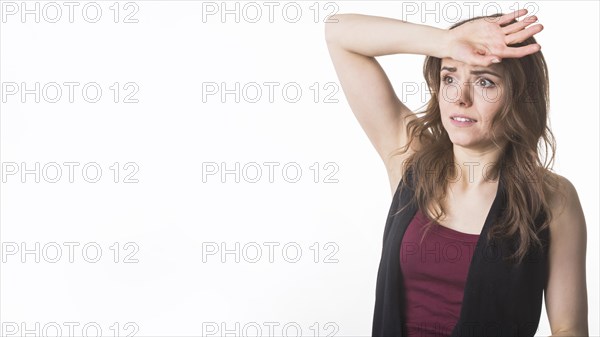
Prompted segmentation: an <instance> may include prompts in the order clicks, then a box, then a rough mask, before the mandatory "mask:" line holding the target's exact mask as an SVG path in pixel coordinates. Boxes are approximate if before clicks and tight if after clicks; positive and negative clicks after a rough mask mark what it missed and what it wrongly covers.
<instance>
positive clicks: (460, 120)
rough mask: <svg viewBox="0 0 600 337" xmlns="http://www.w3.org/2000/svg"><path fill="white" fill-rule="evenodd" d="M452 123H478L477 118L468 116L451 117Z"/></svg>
mask: <svg viewBox="0 0 600 337" xmlns="http://www.w3.org/2000/svg"><path fill="white" fill-rule="evenodd" d="M450 119H451V120H452V124H453V125H456V126H471V125H473V124H475V123H477V121H476V120H474V119H471V118H466V117H450Z"/></svg>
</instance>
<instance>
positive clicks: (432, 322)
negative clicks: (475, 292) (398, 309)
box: [400, 210, 479, 336]
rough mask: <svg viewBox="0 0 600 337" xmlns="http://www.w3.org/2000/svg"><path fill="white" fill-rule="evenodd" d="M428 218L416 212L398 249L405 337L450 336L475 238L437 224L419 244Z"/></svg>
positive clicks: (460, 300) (456, 319) (475, 242)
mask: <svg viewBox="0 0 600 337" xmlns="http://www.w3.org/2000/svg"><path fill="white" fill-rule="evenodd" d="M428 221H429V219H428V217H427V216H426V215H425V214H423V213H422V212H421V211H420V210H417V212H416V214H415V216H414V218H413V219H412V220H411V222H410V223H409V225H408V228H407V229H406V233H405V234H404V237H403V238H402V244H401V246H400V266H401V270H402V275H403V279H404V286H405V289H406V311H405V313H406V317H405V322H406V328H407V332H408V336H450V334H451V333H452V329H453V328H454V326H455V325H456V323H457V321H458V318H459V314H460V309H461V305H462V299H463V292H464V287H465V282H466V278H467V273H468V271H469V266H470V263H471V258H472V256H473V252H474V250H475V246H476V245H477V240H478V239H479V235H477V234H467V233H463V232H459V231H456V230H453V229H450V228H447V227H444V226H441V225H439V224H437V223H435V224H434V225H433V227H432V228H431V229H430V230H429V231H428V232H427V235H426V236H425V237H424V238H423V241H422V242H421V237H422V234H423V231H422V230H423V227H424V225H425V224H426V223H427V222H428Z"/></svg>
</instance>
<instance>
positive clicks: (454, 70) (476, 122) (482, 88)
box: [439, 58, 505, 151]
mask: <svg viewBox="0 0 600 337" xmlns="http://www.w3.org/2000/svg"><path fill="white" fill-rule="evenodd" d="M501 70H502V68H501V65H500V64H493V65H491V66H489V67H479V66H469V65H466V64H465V63H462V62H459V61H455V60H453V59H450V58H444V59H442V65H441V70H440V91H439V104H440V113H441V118H442V124H443V125H444V128H445V129H446V132H448V135H449V136H450V140H451V141H452V143H453V144H454V146H461V147H465V148H469V149H473V150H480V151H485V150H487V149H490V148H493V147H495V145H494V144H493V143H492V138H491V131H492V129H491V122H492V119H493V117H494V115H495V114H496V113H498V111H499V110H500V108H501V107H502V101H503V98H504V96H503V95H504V91H505V86H504V82H503V78H502V77H500V76H501ZM460 116H462V117H464V118H467V119H468V120H464V119H461V118H460Z"/></svg>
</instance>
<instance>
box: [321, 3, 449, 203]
mask: <svg viewBox="0 0 600 337" xmlns="http://www.w3.org/2000/svg"><path fill="white" fill-rule="evenodd" d="M329 21H337V22H331V23H327V24H326V26H325V36H326V40H327V46H328V48H329V53H330V55H331V59H332V61H333V64H334V67H335V70H336V73H337V75H338V78H339V81H340V84H341V86H342V89H343V91H344V94H345V95H346V98H347V100H348V103H349V105H350V108H351V109H352V112H353V113H354V115H355V116H356V119H357V120H358V122H359V123H360V125H361V127H362V129H363V130H364V131H365V133H366V134H367V137H368V138H369V140H370V141H371V143H372V144H373V146H374V147H375V149H376V151H377V153H378V154H379V156H380V157H381V159H382V160H383V161H384V164H385V166H386V169H387V171H388V175H389V178H390V187H391V189H392V194H393V192H394V191H395V189H396V187H397V186H398V183H399V182H400V179H401V172H400V169H401V164H402V161H404V159H406V158H407V156H408V155H410V154H411V153H412V151H414V150H416V149H418V143H416V142H415V143H413V144H415V147H414V148H412V149H409V151H407V152H406V153H405V154H403V155H401V156H395V157H393V159H391V158H389V155H390V153H391V152H392V151H393V150H395V149H397V148H398V147H401V146H404V145H405V144H406V142H407V140H408V138H407V129H406V125H407V123H408V121H409V120H411V119H412V118H416V116H415V115H414V114H413V113H412V111H410V110H409V109H408V108H407V107H406V106H405V105H404V103H403V102H401V101H400V100H399V99H398V96H397V95H396V93H395V92H394V89H393V88H392V85H391V83H390V81H389V79H388V77H387V75H386V74H385V72H384V71H383V69H382V68H381V66H380V65H379V63H378V62H377V60H376V59H375V57H376V56H381V55H390V54H401V53H407V54H422V55H432V56H436V57H440V58H441V57H444V56H446V55H444V54H443V51H444V50H446V49H447V48H444V46H445V45H446V44H447V43H448V42H447V40H448V39H447V37H448V31H447V30H443V29H438V28H434V27H429V26H425V25H418V24H413V23H409V22H404V21H400V20H395V19H390V18H384V17H376V16H367V15H360V14H338V15H334V16H332V17H331V20H329ZM411 147H412V146H411Z"/></svg>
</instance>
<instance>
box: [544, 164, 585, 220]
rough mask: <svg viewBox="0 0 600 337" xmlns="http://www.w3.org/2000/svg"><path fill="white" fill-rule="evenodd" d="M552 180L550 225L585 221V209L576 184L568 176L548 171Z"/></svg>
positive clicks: (549, 200) (549, 201) (548, 175)
mask: <svg viewBox="0 0 600 337" xmlns="http://www.w3.org/2000/svg"><path fill="white" fill-rule="evenodd" d="M546 174H547V177H549V178H550V179H551V180H552V183H551V184H550V185H552V190H550V191H548V203H549V206H550V211H551V212H552V221H551V224H550V227H551V229H552V227H555V228H556V227H558V226H561V224H563V223H565V224H566V223H571V224H572V223H573V222H575V223H583V224H585V222H584V220H583V210H582V208H581V202H580V200H579V195H578V193H577V189H576V188H575V185H573V183H572V182H571V181H570V180H569V179H568V178H566V177H564V176H562V175H560V174H558V173H556V172H551V171H547V172H546Z"/></svg>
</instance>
